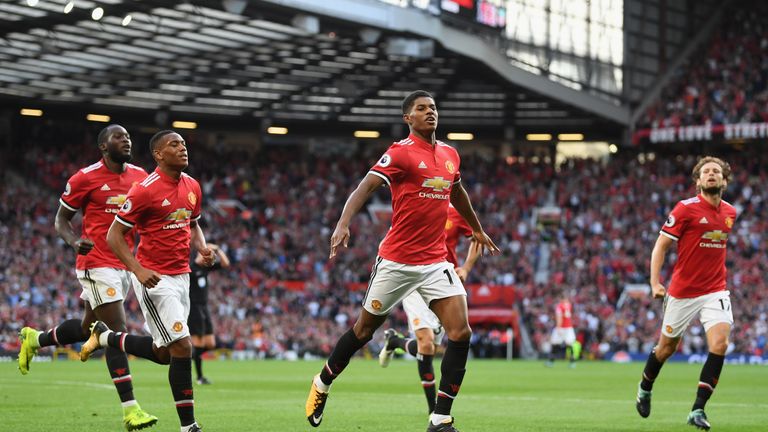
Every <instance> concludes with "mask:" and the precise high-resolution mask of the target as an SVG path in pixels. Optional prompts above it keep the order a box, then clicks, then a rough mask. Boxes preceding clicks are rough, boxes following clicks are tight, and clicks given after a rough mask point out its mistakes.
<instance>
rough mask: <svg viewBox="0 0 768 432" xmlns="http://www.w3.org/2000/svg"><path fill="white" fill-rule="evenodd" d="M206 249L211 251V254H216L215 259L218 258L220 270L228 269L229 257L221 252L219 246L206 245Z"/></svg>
mask: <svg viewBox="0 0 768 432" xmlns="http://www.w3.org/2000/svg"><path fill="white" fill-rule="evenodd" d="M208 247H209V248H211V249H213V253H214V254H216V257H218V258H219V264H220V265H221V268H229V266H230V265H231V263H230V262H229V257H228V256H227V254H226V253H224V251H223V250H221V248H220V247H219V245H215V244H211V243H208Z"/></svg>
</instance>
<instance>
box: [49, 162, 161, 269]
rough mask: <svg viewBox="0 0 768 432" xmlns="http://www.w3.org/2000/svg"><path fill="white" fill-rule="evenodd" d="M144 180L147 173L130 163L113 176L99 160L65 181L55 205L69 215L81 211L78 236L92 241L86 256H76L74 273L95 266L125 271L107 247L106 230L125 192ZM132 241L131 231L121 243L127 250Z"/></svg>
mask: <svg viewBox="0 0 768 432" xmlns="http://www.w3.org/2000/svg"><path fill="white" fill-rule="evenodd" d="M146 177H147V172H146V171H144V169H142V168H139V167H137V166H136V165H131V164H125V171H123V172H122V173H121V174H117V173H114V172H112V171H110V170H109V168H107V166H106V165H105V164H104V160H103V159H102V160H100V161H98V162H96V163H95V164H93V165H90V166H87V167H85V168H83V169H81V170H80V171H78V172H77V173H75V175H73V176H72V177H70V178H69V181H68V182H67V187H66V189H65V190H64V193H63V194H61V198H60V199H59V202H60V203H61V205H62V206H64V207H65V208H67V209H69V210H72V211H73V212H76V211H78V210H80V209H82V210H83V232H82V237H83V238H87V239H89V240H91V241H92V242H93V249H91V251H90V252H89V253H88V255H80V254H77V258H76V260H75V267H76V268H77V269H78V270H85V269H91V268H98V267H109V268H119V269H124V268H125V265H124V264H123V263H122V262H120V260H119V259H118V258H117V257H116V256H115V254H113V253H112V250H111V249H110V248H109V246H108V245H107V231H109V226H110V225H112V221H113V220H115V214H116V213H117V212H118V210H120V207H121V206H122V205H123V203H124V202H125V198H126V196H127V194H128V190H129V189H130V188H131V186H133V185H134V184H136V183H138V182H140V181H142V180H144V179H145V178H146ZM133 239H134V233H133V231H129V232H128V233H126V235H125V241H126V242H127V243H128V246H129V247H130V248H131V249H133V244H134V240H133Z"/></svg>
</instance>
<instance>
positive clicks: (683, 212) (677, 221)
mask: <svg viewBox="0 0 768 432" xmlns="http://www.w3.org/2000/svg"><path fill="white" fill-rule="evenodd" d="M687 216H688V209H687V207H686V206H685V205H684V204H683V203H682V202H679V203H677V205H676V206H675V208H673V209H672V212H671V213H670V214H669V216H667V221H666V222H664V226H663V227H661V231H660V232H659V234H661V235H664V236H667V237H669V238H671V239H672V240H675V241H677V240H679V239H680V236H681V235H682V234H683V230H684V229H685V227H686V225H688V217H687Z"/></svg>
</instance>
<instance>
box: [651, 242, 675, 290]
mask: <svg viewBox="0 0 768 432" xmlns="http://www.w3.org/2000/svg"><path fill="white" fill-rule="evenodd" d="M672 243H674V240H672V239H671V238H669V237H667V236H666V235H664V234H659V238H657V239H656V244H655V245H654V246H653V251H652V252H651V280H650V284H651V293H652V294H653V297H655V298H661V297H664V296H665V295H666V294H667V289H666V288H665V287H664V285H662V284H661V281H660V280H661V267H663V266H664V259H665V258H666V256H667V250H669V247H670V246H672Z"/></svg>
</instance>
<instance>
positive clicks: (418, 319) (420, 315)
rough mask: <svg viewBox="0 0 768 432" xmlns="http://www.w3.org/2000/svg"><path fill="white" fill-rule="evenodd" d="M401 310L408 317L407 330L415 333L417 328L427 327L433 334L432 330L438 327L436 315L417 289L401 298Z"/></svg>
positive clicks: (438, 322) (438, 321)
mask: <svg viewBox="0 0 768 432" xmlns="http://www.w3.org/2000/svg"><path fill="white" fill-rule="evenodd" d="M403 310H404V311H405V315H406V317H408V330H409V331H410V332H411V333H412V334H416V332H417V331H418V330H421V329H429V330H430V332H432V333H433V334H434V330H436V329H439V328H440V320H438V319H437V315H435V313H434V312H432V310H431V309H430V308H429V306H427V302H425V301H424V299H423V298H422V297H421V294H419V293H418V292H417V291H414V292H412V293H410V294H408V296H407V297H405V299H403Z"/></svg>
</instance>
